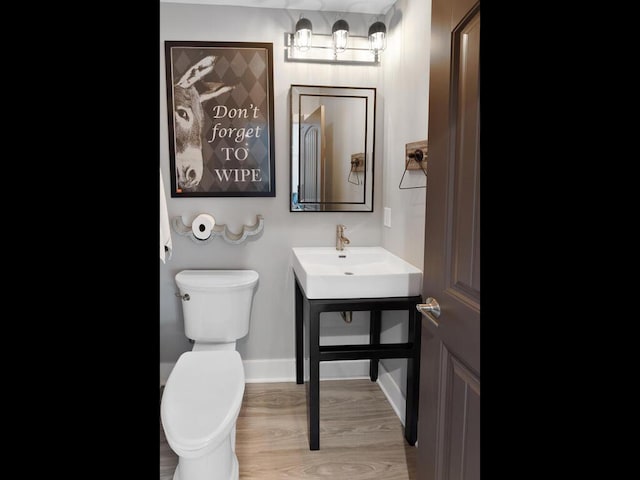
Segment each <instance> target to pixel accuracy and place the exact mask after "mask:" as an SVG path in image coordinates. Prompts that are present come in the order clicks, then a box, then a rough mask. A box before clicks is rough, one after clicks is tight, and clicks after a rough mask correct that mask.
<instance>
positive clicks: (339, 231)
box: [336, 225, 351, 251]
mask: <svg viewBox="0 0 640 480" xmlns="http://www.w3.org/2000/svg"><path fill="white" fill-rule="evenodd" d="M346 228H347V227H345V226H344V225H338V226H337V227H336V250H338V251H342V250H344V246H345V244H346V245H349V244H350V243H351V242H350V241H349V239H348V238H347V237H345V236H344V231H345V230H346Z"/></svg>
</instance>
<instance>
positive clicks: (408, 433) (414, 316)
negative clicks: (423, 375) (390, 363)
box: [404, 308, 422, 446]
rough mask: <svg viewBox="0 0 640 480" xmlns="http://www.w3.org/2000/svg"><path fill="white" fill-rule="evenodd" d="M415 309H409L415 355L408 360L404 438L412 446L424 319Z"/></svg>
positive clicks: (410, 331)
mask: <svg viewBox="0 0 640 480" xmlns="http://www.w3.org/2000/svg"><path fill="white" fill-rule="evenodd" d="M420 315H421V314H420V312H418V311H417V310H416V309H415V308H409V335H408V337H409V341H410V342H411V343H412V344H413V355H412V356H411V357H409V358H407V399H406V405H405V419H404V438H405V439H406V440H407V443H408V444H409V445H411V446H413V445H415V444H416V441H417V440H418V401H419V398H418V397H419V391H420V390H419V385H420V343H421V337H422V318H421V317H420Z"/></svg>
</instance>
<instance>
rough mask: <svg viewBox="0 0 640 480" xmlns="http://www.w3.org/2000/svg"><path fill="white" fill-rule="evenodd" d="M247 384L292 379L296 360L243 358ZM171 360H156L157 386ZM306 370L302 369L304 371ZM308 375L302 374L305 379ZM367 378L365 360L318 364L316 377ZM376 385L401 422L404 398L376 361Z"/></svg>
mask: <svg viewBox="0 0 640 480" xmlns="http://www.w3.org/2000/svg"><path fill="white" fill-rule="evenodd" d="M242 363H243V365H244V376H245V381H246V382H247V383H273V382H295V381H296V361H295V359H293V358H282V359H273V360H243V362H242ZM174 365H175V362H161V363H160V386H162V385H164V384H166V383H167V379H168V378H169V374H170V373H171V370H173V366H174ZM306 371H308V369H306V368H305V372H306ZM306 377H308V376H307V375H305V378H306ZM357 378H369V360H348V361H335V362H322V363H320V380H350V379H357ZM377 383H378V385H379V386H380V390H382V392H383V393H384V395H385V397H387V400H388V401H389V404H390V405H391V408H393V411H394V412H396V415H397V416H398V418H399V419H400V421H401V422H402V425H404V416H405V397H404V395H403V394H402V392H401V391H400V387H398V385H397V384H396V382H395V381H394V379H393V377H392V376H391V375H390V374H389V372H387V371H386V370H385V368H384V366H383V365H382V363H378V381H377Z"/></svg>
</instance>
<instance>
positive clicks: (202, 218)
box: [191, 213, 216, 240]
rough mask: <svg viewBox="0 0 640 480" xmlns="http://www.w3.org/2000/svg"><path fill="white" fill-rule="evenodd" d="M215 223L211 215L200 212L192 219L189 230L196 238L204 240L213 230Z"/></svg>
mask: <svg viewBox="0 0 640 480" xmlns="http://www.w3.org/2000/svg"><path fill="white" fill-rule="evenodd" d="M215 224H216V221H215V219H214V218H213V217H212V216H211V215H207V214H206V213H201V214H200V215H198V216H197V217H196V218H195V219H194V220H193V223H192V224H191V231H192V232H193V234H194V235H195V237H196V238H198V239H200V240H206V239H207V238H209V237H210V236H211V230H213V226H214V225H215Z"/></svg>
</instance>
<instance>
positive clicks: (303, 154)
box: [298, 105, 324, 203]
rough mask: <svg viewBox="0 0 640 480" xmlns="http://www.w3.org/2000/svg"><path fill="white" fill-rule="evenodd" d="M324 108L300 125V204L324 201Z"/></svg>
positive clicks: (317, 110) (321, 107)
mask: <svg viewBox="0 0 640 480" xmlns="http://www.w3.org/2000/svg"><path fill="white" fill-rule="evenodd" d="M323 131H324V106H323V105H321V106H320V107H319V108H318V109H316V110H315V111H314V112H313V113H312V114H311V115H309V116H308V117H307V118H306V119H305V120H304V121H303V122H302V123H301V124H300V139H301V141H300V179H301V182H300V198H299V200H298V201H299V202H314V203H315V202H322V201H323V190H322V185H323V183H324V182H323V176H324V175H323V166H324V162H323V156H324V148H323Z"/></svg>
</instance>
